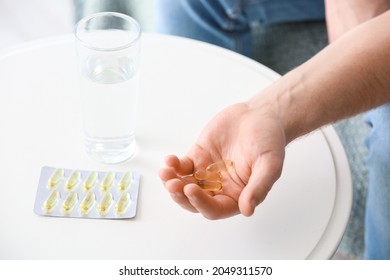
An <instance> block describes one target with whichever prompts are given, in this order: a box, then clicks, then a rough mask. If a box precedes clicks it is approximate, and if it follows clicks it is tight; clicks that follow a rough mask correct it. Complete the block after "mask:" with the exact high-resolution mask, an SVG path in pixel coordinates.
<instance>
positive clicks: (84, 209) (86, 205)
mask: <svg viewBox="0 0 390 280" xmlns="http://www.w3.org/2000/svg"><path fill="white" fill-rule="evenodd" d="M95 200H96V197H95V193H93V192H91V191H90V192H87V194H86V195H85V197H84V198H83V200H82V201H81V203H80V212H81V214H82V215H84V216H85V215H88V213H89V211H91V209H92V206H93V205H94V204H95Z"/></svg>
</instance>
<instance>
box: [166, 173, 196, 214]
mask: <svg viewBox="0 0 390 280" xmlns="http://www.w3.org/2000/svg"><path fill="white" fill-rule="evenodd" d="M184 186H185V184H184V182H183V181H181V180H180V179H172V180H169V181H167V182H165V188H166V189H167V191H168V192H169V194H170V195H171V198H172V199H173V201H175V202H176V203H177V204H179V205H180V206H181V207H182V208H184V209H186V210H188V211H190V212H194V213H195V212H198V211H197V210H196V209H195V208H194V207H193V206H192V205H191V203H190V202H189V201H188V198H187V196H186V195H185V194H184V193H183V188H184Z"/></svg>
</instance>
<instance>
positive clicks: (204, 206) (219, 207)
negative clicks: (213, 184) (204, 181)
mask: <svg viewBox="0 0 390 280" xmlns="http://www.w3.org/2000/svg"><path fill="white" fill-rule="evenodd" d="M184 194H185V195H186V197H187V198H188V200H189V202H190V203H191V205H192V206H193V207H194V208H195V209H196V210H197V211H198V212H200V213H201V214H202V215H203V216H204V217H206V218H207V219H210V220H216V219H222V218H227V217H230V216H233V215H236V214H238V213H239V210H238V205H237V202H236V201H235V200H234V199H232V198H231V197H228V196H225V195H215V196H210V195H209V194H207V193H206V192H205V191H204V190H202V189H201V188H200V187H199V186H198V185H196V184H189V185H186V186H185V187H184Z"/></svg>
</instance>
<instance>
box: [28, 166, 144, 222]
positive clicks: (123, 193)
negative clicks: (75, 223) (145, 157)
mask: <svg viewBox="0 0 390 280" xmlns="http://www.w3.org/2000/svg"><path fill="white" fill-rule="evenodd" d="M139 184H140V174H139V173H138V172H136V171H128V172H113V171H107V172H99V171H93V170H90V171H86V170H71V169H64V168H54V167H42V169H41V175H40V178H39V183H38V189H37V194H36V198H35V204H34V212H35V213H36V214H38V215H42V216H53V217H69V218H92V219H129V218H133V217H134V216H135V215H136V212H137V202H138V193H139Z"/></svg>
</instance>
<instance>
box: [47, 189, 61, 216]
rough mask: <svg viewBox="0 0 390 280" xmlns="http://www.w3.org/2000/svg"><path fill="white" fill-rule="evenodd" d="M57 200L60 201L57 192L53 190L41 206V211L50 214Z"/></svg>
mask: <svg viewBox="0 0 390 280" xmlns="http://www.w3.org/2000/svg"><path fill="white" fill-rule="evenodd" d="M59 199H60V193H59V191H57V190H53V191H52V192H51V193H50V195H49V197H48V198H47V199H46V200H45V202H44V204H43V209H44V210H45V212H47V213H49V212H51V211H52V210H53V209H54V207H55V206H56V204H57V202H58V200H59Z"/></svg>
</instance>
